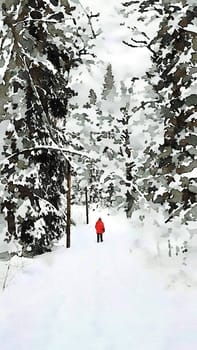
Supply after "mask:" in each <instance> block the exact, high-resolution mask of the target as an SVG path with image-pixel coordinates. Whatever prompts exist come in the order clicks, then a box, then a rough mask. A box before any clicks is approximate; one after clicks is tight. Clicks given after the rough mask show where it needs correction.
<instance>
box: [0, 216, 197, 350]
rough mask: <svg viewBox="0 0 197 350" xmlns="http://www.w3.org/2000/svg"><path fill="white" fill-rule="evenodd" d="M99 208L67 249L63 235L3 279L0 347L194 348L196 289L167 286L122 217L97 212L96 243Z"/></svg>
mask: <svg viewBox="0 0 197 350" xmlns="http://www.w3.org/2000/svg"><path fill="white" fill-rule="evenodd" d="M98 215H101V213H98V212H97V213H96V212H95V213H94V214H92V215H91V222H90V224H89V225H85V224H84V223H83V217H82V216H81V224H79V225H77V226H75V227H73V228H72V247H71V248H70V249H66V248H65V246H64V240H62V241H61V244H57V246H56V248H55V250H54V251H53V252H52V253H47V254H44V255H42V256H39V257H36V258H34V259H32V260H28V262H26V263H25V264H24V266H23V268H22V269H21V270H20V272H19V273H18V274H17V275H16V276H15V278H14V279H12V280H11V281H10V282H9V284H8V286H7V288H6V289H5V291H4V292H3V293H2V294H1V296H0V310H1V313H0V340H1V344H2V345H1V349H2V350H13V349H20V350H26V349H29V350H45V349H46V350H63V349H64V350H65V349H69V350H78V349H80V350H122V349H123V350H131V349H135V350H149V349H150V350H166V349H168V350H196V345H197V333H196V329H197V328H196V327H197V303H196V288H191V287H189V286H188V285H187V284H184V283H182V284H176V285H175V284H174V285H170V286H169V284H168V281H169V278H168V277H169V275H168V273H169V271H168V270H167V271H166V270H165V268H164V267H163V266H160V265H159V264H157V263H158V261H157V259H156V258H155V259H153V257H152V258H150V256H148V253H147V252H146V253H145V251H144V250H143V249H142V248H140V243H139V242H140V239H139V237H138V233H137V232H136V231H135V230H134V229H133V228H132V226H131V224H129V222H128V221H126V220H124V219H123V218H121V217H115V216H111V215H107V213H104V214H103V215H102V217H103V220H104V222H105V225H106V233H105V236H104V242H103V243H97V242H96V234H95V232H94V222H95V219H96V218H97V217H98ZM78 217H79V215H78ZM166 259H168V258H167V256H166ZM154 264H155V265H156V266H154ZM157 265H158V266H157Z"/></svg>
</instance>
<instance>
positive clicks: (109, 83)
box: [102, 63, 117, 100]
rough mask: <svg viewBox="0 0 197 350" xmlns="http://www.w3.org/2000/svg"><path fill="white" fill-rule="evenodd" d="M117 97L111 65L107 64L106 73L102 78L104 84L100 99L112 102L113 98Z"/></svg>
mask: <svg viewBox="0 0 197 350" xmlns="http://www.w3.org/2000/svg"><path fill="white" fill-rule="evenodd" d="M116 95H117V92H116V87H115V80H114V75H113V71H112V65H111V63H109V64H108V65H107V68H106V73H105V76H104V83H103V91H102V98H103V99H104V100H106V99H107V98H108V100H113V99H114V97H115V96H116Z"/></svg>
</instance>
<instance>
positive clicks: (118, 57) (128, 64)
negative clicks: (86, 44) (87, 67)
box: [81, 0, 150, 79]
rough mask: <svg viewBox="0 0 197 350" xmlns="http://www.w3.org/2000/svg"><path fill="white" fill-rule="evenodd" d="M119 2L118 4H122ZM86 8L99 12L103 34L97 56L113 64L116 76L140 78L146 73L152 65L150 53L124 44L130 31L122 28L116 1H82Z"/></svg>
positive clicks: (99, 41)
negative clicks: (123, 41) (139, 76)
mask: <svg viewBox="0 0 197 350" xmlns="http://www.w3.org/2000/svg"><path fill="white" fill-rule="evenodd" d="M121 3H122V1H119V3H118V4H121ZM81 4H82V5H83V6H84V7H89V8H90V9H91V11H92V12H95V13H97V12H99V13H100V19H99V22H100V24H101V28H102V31H103V33H102V34H101V35H100V37H99V38H97V45H96V47H97V55H98V57H100V58H101V59H102V60H104V61H106V62H110V63H112V66H113V69H114V72H115V74H116V76H117V77H118V78H120V79H124V78H125V77H127V76H128V75H129V76H136V75H137V76H138V75H141V74H143V73H144V72H145V70H146V68H147V67H148V66H149V64H150V53H149V51H148V49H146V48H137V49H133V48H130V47H127V46H126V45H124V44H123V43H122V40H124V39H125V40H128V41H129V37H128V34H127V33H128V31H127V30H126V28H124V27H123V26H120V21H121V17H120V16H118V15H117V12H116V10H115V6H117V1H116V0H107V1H106V0H99V1H98V0H97V1H93V0H81Z"/></svg>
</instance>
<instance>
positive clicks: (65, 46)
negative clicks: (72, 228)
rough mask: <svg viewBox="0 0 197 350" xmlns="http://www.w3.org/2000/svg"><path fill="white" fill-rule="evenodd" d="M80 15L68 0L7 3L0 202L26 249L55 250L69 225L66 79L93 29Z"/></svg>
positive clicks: (11, 236)
mask: <svg viewBox="0 0 197 350" xmlns="http://www.w3.org/2000/svg"><path fill="white" fill-rule="evenodd" d="M75 12H76V14H75ZM90 20H91V17H89V18H87V22H88V21H90ZM79 22H80V13H79V12H78V11H77V10H75V8H74V7H71V6H70V4H69V2H68V1H67V0H50V1H47V0H39V1H36V0H27V1H24V0H16V1H15V2H14V4H13V3H11V2H6V3H5V2H4V3H3V4H2V17H1V27H0V28H1V48H2V51H1V62H2V65H3V69H2V70H1V72H2V77H1V89H0V93H1V97H2V105H1V119H9V120H10V123H9V126H8V129H7V131H6V134H5V145H4V158H5V159H4V160H3V162H2V164H1V207H2V211H3V212H4V215H5V219H6V220H7V234H6V239H7V241H8V242H9V241H11V240H16V241H17V242H18V243H20V246H21V247H22V251H23V254H24V253H25V252H27V251H30V252H31V254H32V255H34V254H37V253H42V252H44V251H46V250H48V249H50V247H51V243H52V241H53V240H54V239H57V238H60V237H61V235H62V234H63V233H64V232H65V224H66V221H65V214H66V213H65V209H66V205H65V202H66V191H67V186H66V181H65V179H66V174H67V166H68V158H67V157H66V156H65V153H64V151H65V150H66V148H65V145H66V140H65V139H66V138H65V126H66V114H67V103H68V99H69V98H70V97H71V96H72V95H73V91H72V90H71V89H70V88H69V86H68V78H69V73H70V70H71V69H72V68H73V67H76V66H77V65H78V64H80V63H81V62H82V57H83V55H87V54H88V40H89V37H90V33H91V28H89V29H88V30H87V31H86V29H85V28H84V26H83V25H84V23H85V21H84V19H83V25H82V26H80V25H79ZM62 148H64V151H63V150H62Z"/></svg>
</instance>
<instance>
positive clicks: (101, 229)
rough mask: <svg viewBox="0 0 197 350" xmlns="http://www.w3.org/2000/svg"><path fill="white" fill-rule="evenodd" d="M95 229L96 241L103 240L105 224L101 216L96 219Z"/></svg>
mask: <svg viewBox="0 0 197 350" xmlns="http://www.w3.org/2000/svg"><path fill="white" fill-rule="evenodd" d="M95 229H96V235H97V242H99V241H101V242H103V233H104V232H105V226H104V223H103V221H102V220H101V218H99V219H98V220H97V222H96V225H95Z"/></svg>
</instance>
